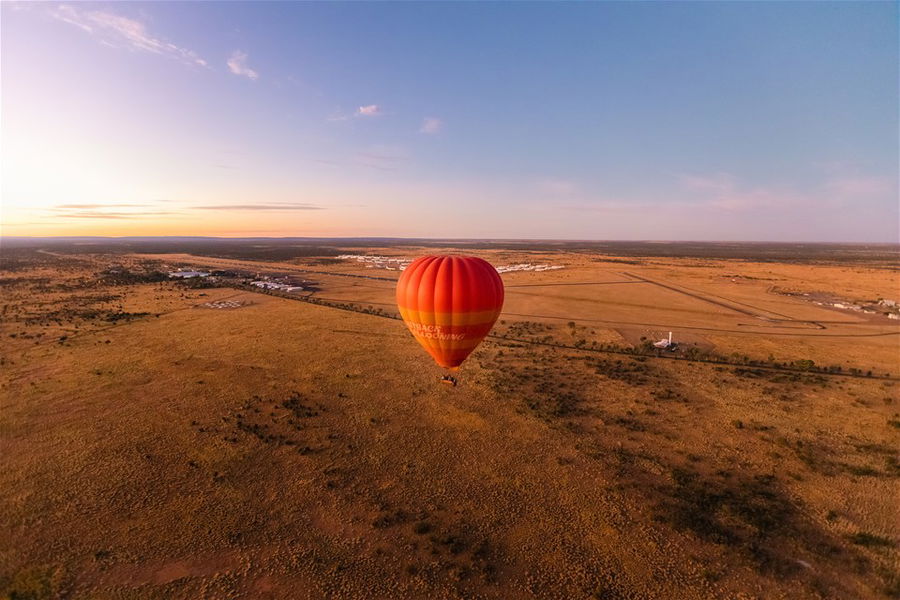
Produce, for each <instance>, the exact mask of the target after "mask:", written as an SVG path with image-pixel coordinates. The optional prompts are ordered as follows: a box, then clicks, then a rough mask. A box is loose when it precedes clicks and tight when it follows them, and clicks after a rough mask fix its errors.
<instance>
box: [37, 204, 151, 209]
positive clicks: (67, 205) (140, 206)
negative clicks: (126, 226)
mask: <svg viewBox="0 0 900 600" xmlns="http://www.w3.org/2000/svg"><path fill="white" fill-rule="evenodd" d="M148 206H151V205H150V204H130V203H116V204H57V205H56V206H54V207H53V208H52V209H51V210H69V209H73V208H79V209H80V208H124V207H127V208H146V207H148Z"/></svg>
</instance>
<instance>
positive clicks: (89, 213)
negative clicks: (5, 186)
mask: <svg viewBox="0 0 900 600" xmlns="http://www.w3.org/2000/svg"><path fill="white" fill-rule="evenodd" d="M174 214H177V213H173V212H168V211H136V212H130V211H129V212H119V211H103V210H73V211H58V212H55V213H54V214H53V218H59V219H146V218H147V217H159V216H165V215H174Z"/></svg>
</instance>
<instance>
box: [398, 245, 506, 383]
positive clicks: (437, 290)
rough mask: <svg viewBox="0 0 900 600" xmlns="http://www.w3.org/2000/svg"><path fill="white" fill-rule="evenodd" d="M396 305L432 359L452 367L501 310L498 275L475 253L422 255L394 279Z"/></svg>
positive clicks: (501, 294) (487, 330)
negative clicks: (466, 254) (395, 280)
mask: <svg viewBox="0 0 900 600" xmlns="http://www.w3.org/2000/svg"><path fill="white" fill-rule="evenodd" d="M397 307H398V308H399V309H400V315H401V316H402V317H403V321H404V322H405V323H406V326H407V328H409V331H410V333H412V334H413V337H415V338H416V340H417V341H418V342H419V343H420V344H421V345H422V347H423V348H425V350H426V351H428V353H429V354H430V355H431V356H432V357H434V360H435V361H436V362H437V364H439V365H440V366H442V367H446V368H448V369H454V370H455V369H456V368H457V367H459V365H460V364H461V363H462V362H463V361H464V360H466V357H467V356H469V354H471V353H472V350H474V349H475V347H476V346H478V344H480V343H481V340H483V339H484V336H486V335H487V334H488V332H489V331H490V330H491V327H493V326H494V323H495V322H496V321H497V317H498V316H500V310H501V309H502V308H503V281H501V280H500V275H499V274H498V273H497V271H496V269H494V267H492V266H491V264H490V263H489V262H487V261H485V260H482V259H480V258H476V257H474V256H423V257H422V258H419V259H416V260H415V261H413V263H412V264H410V265H409V266H408V267H406V269H405V270H404V271H403V274H402V275H401V276H400V280H399V281H397Z"/></svg>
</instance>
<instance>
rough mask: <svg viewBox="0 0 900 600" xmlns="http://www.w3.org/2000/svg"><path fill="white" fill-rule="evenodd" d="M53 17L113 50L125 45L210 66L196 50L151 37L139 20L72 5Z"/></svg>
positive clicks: (190, 63) (60, 7) (63, 8)
mask: <svg viewBox="0 0 900 600" xmlns="http://www.w3.org/2000/svg"><path fill="white" fill-rule="evenodd" d="M50 15H51V16H53V17H54V18H56V19H59V20H60V21H63V22H65V23H69V24H70V25H74V26H76V27H78V28H79V29H81V30H83V31H86V32H87V33H90V34H91V35H94V36H97V37H98V38H99V41H100V42H101V43H102V44H106V45H109V46H113V47H115V46H116V45H117V44H121V45H124V46H126V47H127V48H130V49H132V50H139V51H142V52H150V53H152V54H159V55H161V56H166V57H169V58H173V59H175V60H178V61H180V62H182V63H184V64H188V65H199V66H201V67H206V66H207V62H206V61H205V60H204V59H202V58H200V56H198V55H197V53H196V52H194V51H193V50H189V49H187V48H182V47H180V46H176V45H175V44H173V43H171V42H168V41H166V40H164V39H160V38H157V37H154V36H152V35H150V33H149V32H148V31H147V28H146V26H145V25H144V24H143V23H141V22H140V21H137V20H135V19H130V18H128V17H123V16H121V15H117V14H115V13H111V12H107V11H103V10H82V9H81V8H80V7H79V8H76V7H75V6H71V5H69V4H61V5H59V6H58V7H57V8H56V9H54V10H51V11H50Z"/></svg>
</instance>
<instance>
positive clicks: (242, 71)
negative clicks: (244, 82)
mask: <svg viewBox="0 0 900 600" xmlns="http://www.w3.org/2000/svg"><path fill="white" fill-rule="evenodd" d="M226 64H227V65H228V69H229V70H230V71H231V72H232V73H234V74H235V75H240V76H242V77H247V78H249V79H252V80H253V81H256V80H257V79H259V73H257V72H256V71H254V70H253V69H251V68H250V67H248V66H247V53H246V52H241V51H240V50H235V51H234V52H232V53H231V57H230V58H229V59H228V61H226Z"/></svg>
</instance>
